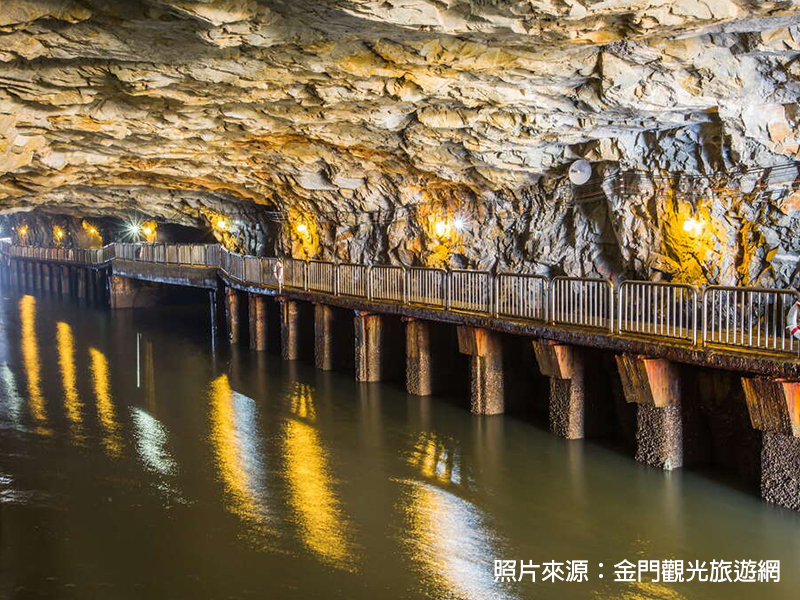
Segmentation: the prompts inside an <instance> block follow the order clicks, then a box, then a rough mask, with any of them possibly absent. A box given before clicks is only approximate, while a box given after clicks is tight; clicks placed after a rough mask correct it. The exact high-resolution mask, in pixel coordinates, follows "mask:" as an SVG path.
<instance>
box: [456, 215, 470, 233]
mask: <svg viewBox="0 0 800 600" xmlns="http://www.w3.org/2000/svg"><path fill="white" fill-rule="evenodd" d="M466 226H467V222H466V221H465V220H464V219H462V218H461V217H456V218H455V219H453V227H455V229H456V231H464V228H466Z"/></svg>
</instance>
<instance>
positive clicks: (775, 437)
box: [742, 377, 800, 510]
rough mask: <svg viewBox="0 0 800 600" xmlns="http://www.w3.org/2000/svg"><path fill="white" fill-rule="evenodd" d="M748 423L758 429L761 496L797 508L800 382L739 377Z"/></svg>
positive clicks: (799, 490) (799, 494) (799, 498)
mask: <svg viewBox="0 0 800 600" xmlns="http://www.w3.org/2000/svg"><path fill="white" fill-rule="evenodd" d="M742 388H743V389H744V395H745V400H746V402H747V410H748V413H749V414H750V423H751V424H752V425H753V427H754V428H755V429H758V430H760V431H762V432H763V433H762V438H761V497H762V498H763V499H764V500H766V501H767V502H771V503H773V504H778V505H780V506H784V507H786V508H790V509H792V510H800V382H797V381H786V380H783V379H767V378H762V377H753V378H750V377H742Z"/></svg>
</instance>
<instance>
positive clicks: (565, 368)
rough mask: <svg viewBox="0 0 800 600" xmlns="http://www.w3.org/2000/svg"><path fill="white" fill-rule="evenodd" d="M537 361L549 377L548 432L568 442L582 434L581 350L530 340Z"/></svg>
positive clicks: (584, 408) (582, 383)
mask: <svg viewBox="0 0 800 600" xmlns="http://www.w3.org/2000/svg"><path fill="white" fill-rule="evenodd" d="M533 350H534V352H535V353H536V362H537V363H538V364H539V371H540V372H541V373H542V375H545V376H546V377H549V378H550V407H549V409H550V431H552V432H553V433H555V434H556V435H560V436H561V437H563V438H566V439H568V440H579V439H582V438H583V437H584V435H585V421H586V402H585V396H586V391H585V390H586V387H585V383H584V359H583V354H582V353H581V351H580V349H578V348H576V347H575V346H569V345H567V344H556V343H554V342H550V341H547V340H533Z"/></svg>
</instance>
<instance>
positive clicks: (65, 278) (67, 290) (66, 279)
mask: <svg viewBox="0 0 800 600" xmlns="http://www.w3.org/2000/svg"><path fill="white" fill-rule="evenodd" d="M58 271H59V276H58V279H59V284H60V289H61V296H62V297H64V298H69V297H70V295H71V294H72V286H71V285H70V284H71V283H72V282H71V278H70V272H69V267H67V266H64V265H62V266H60V267H58Z"/></svg>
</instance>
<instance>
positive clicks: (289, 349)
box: [280, 298, 300, 360]
mask: <svg viewBox="0 0 800 600" xmlns="http://www.w3.org/2000/svg"><path fill="white" fill-rule="evenodd" d="M280 302H281V356H282V357H283V360H297V359H298V358H300V324H299V322H298V321H299V318H300V315H299V312H298V307H297V302H296V301H294V300H289V299H288V298H281V299H280Z"/></svg>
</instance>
